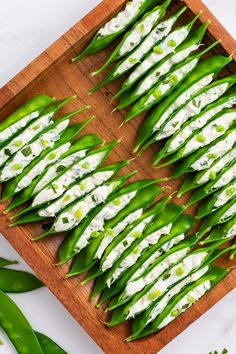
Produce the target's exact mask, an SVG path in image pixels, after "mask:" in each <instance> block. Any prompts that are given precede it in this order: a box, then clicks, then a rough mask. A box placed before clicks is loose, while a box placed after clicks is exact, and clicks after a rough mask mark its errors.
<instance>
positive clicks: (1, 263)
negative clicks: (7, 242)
mask: <svg viewBox="0 0 236 354" xmlns="http://www.w3.org/2000/svg"><path fill="white" fill-rule="evenodd" d="M17 263H18V262H17V261H10V260H8V259H5V258H2V257H0V269H1V268H4V267H7V266H9V265H13V264H17Z"/></svg>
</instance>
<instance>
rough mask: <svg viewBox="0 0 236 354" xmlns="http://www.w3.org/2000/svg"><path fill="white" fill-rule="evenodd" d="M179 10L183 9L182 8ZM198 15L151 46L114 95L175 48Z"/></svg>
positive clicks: (130, 84) (131, 83)
mask: <svg viewBox="0 0 236 354" xmlns="http://www.w3.org/2000/svg"><path fill="white" fill-rule="evenodd" d="M181 10H182V11H183V9H181ZM199 16H200V14H198V15H197V16H195V17H194V19H193V20H192V21H191V22H189V23H188V24H187V25H185V26H181V27H178V28H176V29H174V30H173V31H172V32H170V33H169V34H168V35H167V36H166V37H165V38H164V39H163V40H162V41H161V42H159V43H157V45H155V46H154V47H153V48H152V52H150V53H149V54H147V55H146V56H145V57H144V59H143V61H142V62H141V63H140V64H138V65H137V67H136V68H135V69H134V71H133V72H132V73H131V74H130V75H129V76H128V78H127V79H126V80H125V81H124V83H123V85H122V87H121V89H120V91H119V92H118V93H117V94H116V95H115V97H117V96H120V95H121V94H123V93H124V92H126V91H128V90H129V89H130V88H131V87H133V85H134V84H135V83H136V82H137V81H138V80H140V79H141V78H142V77H143V76H144V75H146V74H147V72H148V71H149V70H150V69H152V68H153V67H154V66H155V65H156V64H158V63H160V62H161V61H162V60H163V59H164V58H166V57H167V56H168V55H169V54H171V53H173V52H174V51H175V49H176V48H177V47H178V46H179V45H180V44H182V43H183V42H184V41H185V39H186V38H187V37H188V35H189V33H190V31H191V28H192V26H193V24H194V23H195V22H196V20H197V19H198V17H199ZM173 18H174V17H173Z"/></svg>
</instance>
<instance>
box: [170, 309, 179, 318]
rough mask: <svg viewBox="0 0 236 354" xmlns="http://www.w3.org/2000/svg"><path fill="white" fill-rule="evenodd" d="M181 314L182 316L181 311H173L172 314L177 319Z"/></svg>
mask: <svg viewBox="0 0 236 354" xmlns="http://www.w3.org/2000/svg"><path fill="white" fill-rule="evenodd" d="M179 314H180V312H179V310H173V311H172V312H171V316H172V317H177V316H179Z"/></svg>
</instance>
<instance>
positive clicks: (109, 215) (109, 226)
mask: <svg viewBox="0 0 236 354" xmlns="http://www.w3.org/2000/svg"><path fill="white" fill-rule="evenodd" d="M155 183H156V180H141V181H137V182H133V183H130V184H129V185H127V186H125V187H123V188H122V189H121V190H120V191H119V193H117V196H116V197H114V198H111V199H110V200H109V201H107V203H105V205H103V206H100V207H98V208H96V209H95V210H94V212H93V213H92V214H91V215H90V216H89V217H88V218H87V219H86V220H85V221H84V222H83V223H81V225H80V226H79V227H78V228H76V229H75V230H74V231H73V232H72V233H71V234H70V235H69V236H68V237H67V238H66V239H65V240H64V242H63V243H62V246H61V248H60V250H59V255H60V259H61V262H62V263H64V262H66V261H68V260H69V259H70V258H71V257H73V256H74V255H76V254H77V253H79V252H80V251H81V250H82V249H83V248H85V247H86V246H87V245H88V244H89V243H90V242H91V241H92V240H93V239H94V238H97V237H98V238H99V240H100V241H101V242H100V243H99V247H98V249H96V254H95V258H96V259H97V258H100V257H101V255H102V254H103V252H104V250H105V249H106V247H107V246H108V245H109V244H110V243H111V241H112V240H113V237H115V236H116V235H117V234H119V233H120V232H121V231H122V230H123V229H124V228H125V227H126V226H127V225H128V224H130V223H132V222H133V221H134V220H136V219H137V218H138V217H139V216H140V215H141V214H142V212H143V208H145V207H147V206H148V204H149V203H151V202H152V200H153V197H152V195H156V191H157V192H158V191H159V187H158V186H156V185H155ZM144 192H146V193H145V194H143V193H144ZM141 196H143V197H142V198H141ZM144 196H145V197H144ZM117 199H118V202H117V201H116V200H117ZM103 231H105V234H103ZM101 232H102V236H100V234H101Z"/></svg>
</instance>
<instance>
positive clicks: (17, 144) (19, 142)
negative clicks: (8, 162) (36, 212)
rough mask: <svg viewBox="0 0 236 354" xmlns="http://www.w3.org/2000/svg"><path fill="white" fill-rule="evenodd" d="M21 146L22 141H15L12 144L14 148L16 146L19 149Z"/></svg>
mask: <svg viewBox="0 0 236 354" xmlns="http://www.w3.org/2000/svg"><path fill="white" fill-rule="evenodd" d="M22 144H23V142H22V140H16V141H15V142H14V146H16V147H20V146H21V145H22Z"/></svg>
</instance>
